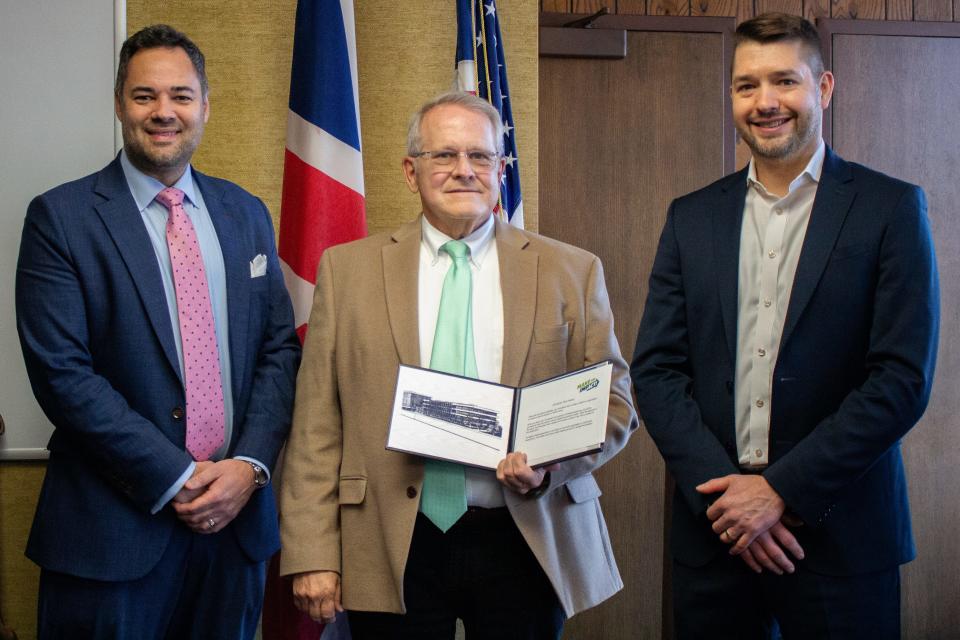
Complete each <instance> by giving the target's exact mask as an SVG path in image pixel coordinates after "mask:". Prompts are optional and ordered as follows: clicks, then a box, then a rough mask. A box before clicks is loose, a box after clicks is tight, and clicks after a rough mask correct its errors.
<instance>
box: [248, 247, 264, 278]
mask: <svg viewBox="0 0 960 640" xmlns="http://www.w3.org/2000/svg"><path fill="white" fill-rule="evenodd" d="M265 275H267V256H265V255H263V254H262V253H260V254H257V257H256V258H254V259H253V260H251V261H250V277H251V278H259V277H260V276H265Z"/></svg>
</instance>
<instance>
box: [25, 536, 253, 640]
mask: <svg viewBox="0 0 960 640" xmlns="http://www.w3.org/2000/svg"><path fill="white" fill-rule="evenodd" d="M265 580H266V563H264V562H251V561H250V560H249V558H247V556H246V554H244V552H243V551H242V550H241V549H240V547H239V546H238V545H237V541H236V536H235V535H234V533H233V531H232V529H231V527H229V526H228V527H227V528H225V529H223V530H222V531H220V532H218V533H215V534H208V535H201V534H198V533H193V532H192V531H190V530H189V529H187V528H186V527H177V528H176V530H175V532H174V534H173V535H172V536H171V537H170V543H169V545H168V546H167V549H166V551H165V552H164V554H163V556H162V557H161V559H160V562H158V563H157V566H155V567H154V568H153V570H151V571H150V573H148V574H147V575H146V576H144V577H142V578H140V579H137V580H131V581H128V582H102V581H99V580H88V579H85V578H78V577H76V576H71V575H66V574H62V573H56V572H53V571H46V570H43V571H41V573H40V599H39V606H38V625H37V628H38V634H37V635H38V637H39V638H40V640H54V639H57V640H59V639H67V638H70V639H75V638H96V639H98V640H100V639H118V640H125V639H131V640H132V639H137V640H140V639H144V640H151V639H155V640H166V639H170V640H173V639H174V638H176V639H191V638H197V639H199V638H205V639H206V638H217V639H223V640H228V639H237V640H241V639H242V640H248V639H250V638H253V636H254V634H255V633H256V629H257V621H258V619H259V617H260V609H261V607H262V605H263V589H264V584H265Z"/></svg>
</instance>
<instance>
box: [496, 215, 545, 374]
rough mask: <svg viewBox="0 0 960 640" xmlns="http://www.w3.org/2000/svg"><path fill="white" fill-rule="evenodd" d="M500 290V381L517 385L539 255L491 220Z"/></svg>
mask: <svg viewBox="0 0 960 640" xmlns="http://www.w3.org/2000/svg"><path fill="white" fill-rule="evenodd" d="M494 233H495V234H496V239H497V254H498V256H499V263H500V289H501V291H502V294H503V319H504V322H503V365H502V368H501V373H500V382H501V383H502V384H507V385H510V386H512V387H516V386H519V384H520V376H521V375H522V374H523V365H524V363H525V362H526V361H527V353H528V352H529V350H530V340H531V339H532V337H533V320H534V315H535V313H536V308H537V269H538V264H539V256H538V255H537V253H536V252H534V251H532V250H527V249H526V248H527V245H528V244H529V240H528V239H527V236H525V235H524V234H523V233H521V232H520V231H518V230H517V229H515V228H513V227H511V226H510V225H509V224H507V223H505V222H503V221H501V220H500V219H499V218H496V219H495V231H494Z"/></svg>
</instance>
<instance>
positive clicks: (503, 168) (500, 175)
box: [497, 157, 507, 191]
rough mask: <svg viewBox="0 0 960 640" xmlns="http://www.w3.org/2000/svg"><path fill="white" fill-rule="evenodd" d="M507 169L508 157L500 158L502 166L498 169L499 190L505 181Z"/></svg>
mask: <svg viewBox="0 0 960 640" xmlns="http://www.w3.org/2000/svg"><path fill="white" fill-rule="evenodd" d="M506 170H507V159H506V158H503V157H501V158H500V167H499V168H498V169H497V191H499V190H500V184H501V183H502V181H503V172H504V171H506Z"/></svg>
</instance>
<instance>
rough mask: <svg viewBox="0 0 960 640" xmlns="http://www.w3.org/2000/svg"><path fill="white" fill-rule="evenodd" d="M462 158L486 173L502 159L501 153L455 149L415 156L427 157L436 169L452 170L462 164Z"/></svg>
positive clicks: (426, 152) (422, 152)
mask: <svg viewBox="0 0 960 640" xmlns="http://www.w3.org/2000/svg"><path fill="white" fill-rule="evenodd" d="M460 156H463V157H465V158H466V159H467V162H469V163H470V166H471V167H473V168H474V169H476V170H477V171H486V170H488V169H491V168H493V166H494V165H496V164H497V161H498V160H499V159H500V154H499V153H494V152H492V151H479V150H470V151H454V150H453V149H440V150H437V151H421V152H419V153H415V154H413V157H414V158H423V157H426V158H427V159H428V160H430V163H431V164H433V166H435V167H444V168H450V167H453V166H454V165H456V164H457V163H458V162H460Z"/></svg>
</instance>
